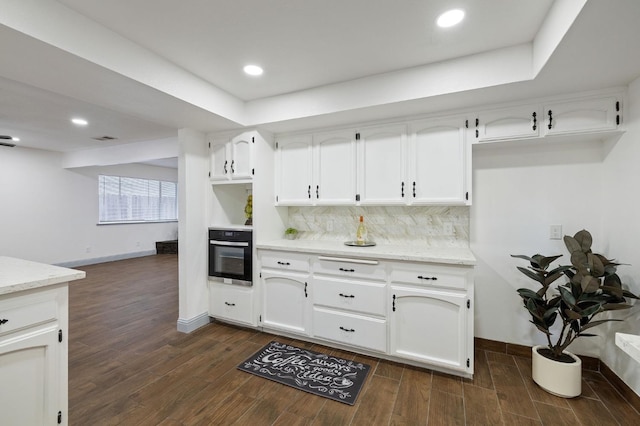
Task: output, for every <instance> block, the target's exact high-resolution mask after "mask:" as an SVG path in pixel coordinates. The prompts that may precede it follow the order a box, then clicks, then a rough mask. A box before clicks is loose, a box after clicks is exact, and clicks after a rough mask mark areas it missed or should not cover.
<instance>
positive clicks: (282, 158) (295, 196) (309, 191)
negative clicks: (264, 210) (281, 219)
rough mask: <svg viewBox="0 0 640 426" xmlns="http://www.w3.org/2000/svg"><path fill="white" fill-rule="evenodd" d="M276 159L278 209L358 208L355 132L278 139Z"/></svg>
mask: <svg viewBox="0 0 640 426" xmlns="http://www.w3.org/2000/svg"><path fill="white" fill-rule="evenodd" d="M276 159H277V163H278V165H277V167H276V170H277V176H276V195H277V204H278V205H350V204H355V195H356V146H355V132H353V131H338V132H326V133H318V134H314V135H313V136H309V135H307V136H292V137H287V138H282V139H279V140H278V144H277V148H276Z"/></svg>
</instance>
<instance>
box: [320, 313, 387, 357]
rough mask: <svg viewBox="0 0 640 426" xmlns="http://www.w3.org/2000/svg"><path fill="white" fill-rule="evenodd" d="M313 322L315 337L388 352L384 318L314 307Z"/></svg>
mask: <svg viewBox="0 0 640 426" xmlns="http://www.w3.org/2000/svg"><path fill="white" fill-rule="evenodd" d="M313 324H314V327H313V334H314V336H315V337H319V338H321V339H327V340H333V341H334V342H338V343H342V344H345V345H351V346H357V347H360V348H364V349H371V350H373V351H377V352H383V353H386V352H387V322H386V321H384V320H381V319H378V318H370V317H365V316H362V315H357V314H352V313H347V312H338V311H332V310H330V309H324V308H319V307H314V308H313Z"/></svg>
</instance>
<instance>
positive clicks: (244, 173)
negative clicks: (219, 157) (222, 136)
mask: <svg viewBox="0 0 640 426" xmlns="http://www.w3.org/2000/svg"><path fill="white" fill-rule="evenodd" d="M230 151H231V164H230V166H229V171H230V172H231V179H251V178H252V177H253V174H252V169H253V162H252V160H253V158H252V157H253V156H252V153H253V140H252V135H251V133H245V134H242V135H240V136H237V137H235V138H233V139H231V142H230Z"/></svg>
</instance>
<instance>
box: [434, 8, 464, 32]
mask: <svg viewBox="0 0 640 426" xmlns="http://www.w3.org/2000/svg"><path fill="white" fill-rule="evenodd" d="M463 19H464V10H461V9H452V10H449V11H447V12H444V13H443V14H442V15H440V16H438V20H437V21H436V22H437V24H438V26H439V27H441V28H449V27H453V26H454V25H456V24H459V23H460V21H462V20H463Z"/></svg>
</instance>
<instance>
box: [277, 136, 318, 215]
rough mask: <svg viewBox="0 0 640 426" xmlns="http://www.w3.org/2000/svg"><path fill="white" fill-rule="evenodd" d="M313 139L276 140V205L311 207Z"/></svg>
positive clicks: (295, 137)
mask: <svg viewBox="0 0 640 426" xmlns="http://www.w3.org/2000/svg"><path fill="white" fill-rule="evenodd" d="M312 167H313V156H312V138H311V136H310V135H301V136H289V137H286V138H279V139H277V140H276V182H275V185H276V204H277V205H281V206H300V205H311V204H312V203H313V200H312V198H311V180H312Z"/></svg>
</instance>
